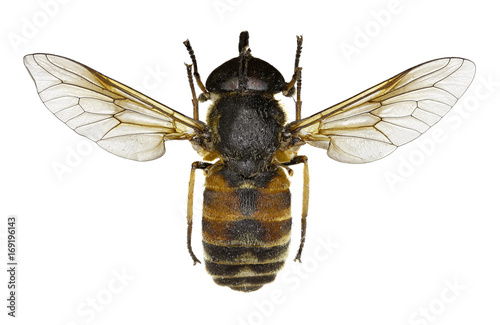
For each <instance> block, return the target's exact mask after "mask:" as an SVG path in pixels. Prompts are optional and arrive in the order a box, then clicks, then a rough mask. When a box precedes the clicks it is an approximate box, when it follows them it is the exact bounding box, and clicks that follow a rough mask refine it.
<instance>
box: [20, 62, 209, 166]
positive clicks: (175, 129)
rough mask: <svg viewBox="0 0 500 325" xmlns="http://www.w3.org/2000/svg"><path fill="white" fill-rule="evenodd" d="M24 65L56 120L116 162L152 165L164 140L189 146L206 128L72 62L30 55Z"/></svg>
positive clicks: (201, 123)
mask: <svg viewBox="0 0 500 325" xmlns="http://www.w3.org/2000/svg"><path fill="white" fill-rule="evenodd" d="M24 64H25V66H26V68H27V69H28V71H29V73H30V74H31V77H32V78H33V80H34V81H35V85H36V88H37V90H38V95H39V96H40V99H41V100H42V102H43V103H44V104H45V106H47V108H48V109H49V110H50V111H51V112H52V113H54V115H55V116H57V118H59V119H60V120H61V121H63V122H64V123H66V125H68V126H69V127H70V128H72V129H73V130H75V132H77V133H78V134H80V135H83V136H85V137H87V138H89V139H90V140H92V141H95V142H96V143H97V144H98V145H99V146H100V147H102V148H103V149H105V150H107V151H109V152H111V153H113V154H115V155H117V156H120V157H123V158H128V159H132V160H138V161H147V160H152V159H156V158H158V157H161V156H162V155H163V154H164V153H165V145H164V141H165V140H170V139H188V140H190V139H192V138H193V137H194V136H195V135H199V134H201V133H202V132H204V130H205V123H203V122H201V121H198V120H194V119H191V118H189V117H187V116H185V115H182V114H181V113H179V112H176V111H174V110H172V109H170V108H169V107H167V106H165V105H163V104H160V103H158V102H156V101H155V100H153V99H151V98H149V97H147V96H145V95H143V94H141V93H140V92H138V91H135V90H134V89H132V88H129V87H127V86H125V85H123V84H121V83H119V82H118V81H116V80H113V79H111V78H109V77H106V76H105V75H103V74H101V73H99V72H97V71H95V70H93V69H91V68H89V67H87V66H85V65H83V64H80V63H78V62H76V61H73V60H70V59H67V58H64V57H60V56H56V55H50V54H30V55H26V56H25V57H24Z"/></svg>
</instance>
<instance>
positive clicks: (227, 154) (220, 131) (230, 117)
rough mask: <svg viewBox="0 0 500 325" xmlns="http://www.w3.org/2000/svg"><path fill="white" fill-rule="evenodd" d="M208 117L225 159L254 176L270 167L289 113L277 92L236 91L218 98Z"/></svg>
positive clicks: (215, 144) (214, 140) (232, 165)
mask: <svg viewBox="0 0 500 325" xmlns="http://www.w3.org/2000/svg"><path fill="white" fill-rule="evenodd" d="M207 120H208V124H209V126H210V129H211V132H212V141H213V143H214V146H215V149H216V150H217V151H218V153H219V154H220V156H221V157H222V160H223V161H224V163H225V164H227V165H228V167H229V168H231V169H233V170H235V171H237V172H238V173H240V174H241V175H244V176H246V177H251V176H254V175H256V174H258V173H259V172H262V171H264V170H266V169H268V167H269V165H270V164H271V162H272V159H273V157H274V155H275V154H276V151H277V150H278V149H279V147H280V134H281V132H282V130H283V126H284V124H285V113H284V111H283V109H282V107H281V106H280V104H279V102H278V101H277V100H276V99H275V98H274V96H273V95H270V94H267V95H266V94H261V93H248V92H246V93H241V92H233V93H228V94H223V95H221V96H220V97H219V98H218V99H217V101H216V102H215V103H214V105H213V106H212V108H211V109H210V111H209V114H208V118H207Z"/></svg>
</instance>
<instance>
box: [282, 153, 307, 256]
mask: <svg viewBox="0 0 500 325" xmlns="http://www.w3.org/2000/svg"><path fill="white" fill-rule="evenodd" d="M300 163H302V164H304V173H303V174H304V179H303V188H302V218H301V221H300V228H301V231H300V246H299V250H298V251H297V255H295V259H294V261H299V262H301V260H300V256H301V255H302V249H303V248H304V243H305V242H306V226H307V222H306V218H307V210H308V209H309V165H308V164H307V157H306V156H297V157H295V158H293V159H292V160H290V161H289V162H287V163H284V164H283V165H296V164H300Z"/></svg>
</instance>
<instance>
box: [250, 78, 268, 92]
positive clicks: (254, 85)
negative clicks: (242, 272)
mask: <svg viewBox="0 0 500 325" xmlns="http://www.w3.org/2000/svg"><path fill="white" fill-rule="evenodd" d="M247 89H248V90H253V91H267V90H269V86H268V84H267V82H265V81H263V80H261V79H257V78H248V82H247Z"/></svg>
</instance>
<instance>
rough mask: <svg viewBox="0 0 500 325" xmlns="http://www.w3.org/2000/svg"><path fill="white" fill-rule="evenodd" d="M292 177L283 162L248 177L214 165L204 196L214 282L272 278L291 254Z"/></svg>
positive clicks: (249, 284) (255, 283)
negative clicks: (281, 164)
mask: <svg viewBox="0 0 500 325" xmlns="http://www.w3.org/2000/svg"><path fill="white" fill-rule="evenodd" d="M289 186H290V183H289V181H288V178H287V176H286V174H285V172H284V171H283V169H282V168H280V167H275V168H273V169H272V170H270V171H265V172H263V173H261V174H259V175H257V176H256V177H254V178H251V179H244V178H242V177H241V176H238V175H237V174H235V173H232V172H231V171H230V170H229V169H227V168H226V167H225V166H224V165H221V166H219V167H218V168H213V169H212V170H210V172H209V174H208V176H207V178H206V184H205V192H204V201H203V226H202V228H203V248H204V253H205V265H206V269H207V272H208V273H209V274H210V275H211V276H212V277H213V279H214V281H215V283H217V284H219V285H222V286H228V287H230V288H231V289H233V290H239V291H254V290H257V289H260V288H261V287H262V286H263V285H264V284H266V283H270V282H272V281H274V279H275V278H276V274H277V272H278V271H279V270H280V269H281V268H282V267H283V265H284V263H285V259H286V257H287V256H288V245H289V243H290V230H291V226H292V220H291V213H290V191H289Z"/></svg>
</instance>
